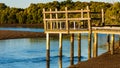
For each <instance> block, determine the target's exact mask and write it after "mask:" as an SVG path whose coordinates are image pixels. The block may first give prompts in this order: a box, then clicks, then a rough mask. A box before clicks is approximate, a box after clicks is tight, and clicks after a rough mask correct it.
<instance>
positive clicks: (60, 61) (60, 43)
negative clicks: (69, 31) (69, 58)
mask: <svg viewBox="0 0 120 68" xmlns="http://www.w3.org/2000/svg"><path fill="white" fill-rule="evenodd" d="M59 68H62V33H60V34H59Z"/></svg>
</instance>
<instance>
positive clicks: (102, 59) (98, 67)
mask: <svg viewBox="0 0 120 68" xmlns="http://www.w3.org/2000/svg"><path fill="white" fill-rule="evenodd" d="M115 48H116V49H115V50H114V55H111V54H110V52H106V53H104V54H102V55H100V56H98V57H96V58H91V59H90V60H87V61H84V62H79V63H78V64H76V65H72V66H70V67H69V68H120V47H119V42H116V44H115Z"/></svg>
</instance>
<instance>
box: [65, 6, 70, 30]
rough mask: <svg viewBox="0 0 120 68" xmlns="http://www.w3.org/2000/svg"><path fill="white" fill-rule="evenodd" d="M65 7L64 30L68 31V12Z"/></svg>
mask: <svg viewBox="0 0 120 68" xmlns="http://www.w3.org/2000/svg"><path fill="white" fill-rule="evenodd" d="M67 11H68V10H67V7H65V17H66V30H69V26H68V12H67Z"/></svg>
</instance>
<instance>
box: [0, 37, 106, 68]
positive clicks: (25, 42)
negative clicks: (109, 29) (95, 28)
mask: <svg viewBox="0 0 120 68" xmlns="http://www.w3.org/2000/svg"><path fill="white" fill-rule="evenodd" d="M102 38H104V39H102ZM102 40H104V41H102ZM101 41H102V42H101ZM105 43H106V39H105V36H103V35H102V36H99V46H101V45H102V44H105ZM87 44H88V43H87V38H82V40H81V55H82V56H81V60H82V61H84V60H87V54H88V53H87V52H88V50H87V48H88V45H87ZM77 49H78V41H77V37H75V40H74V57H73V58H74V60H70V38H63V50H62V52H63V53H62V56H61V57H60V56H58V53H59V40H58V39H57V38H56V39H52V38H51V40H50V60H49V61H46V39H45V38H31V39H26V38H24V39H10V40H0V68H66V67H68V66H69V65H70V62H73V63H74V64H76V63H77V62H78V52H77V51H78V50H77ZM105 51H106V49H104V48H99V54H101V53H103V52H105Z"/></svg>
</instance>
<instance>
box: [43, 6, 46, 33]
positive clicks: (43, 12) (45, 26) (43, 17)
mask: <svg viewBox="0 0 120 68" xmlns="http://www.w3.org/2000/svg"><path fill="white" fill-rule="evenodd" d="M45 19H46V17H45V9H44V8H43V22H44V30H45V31H46V20H45Z"/></svg>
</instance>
